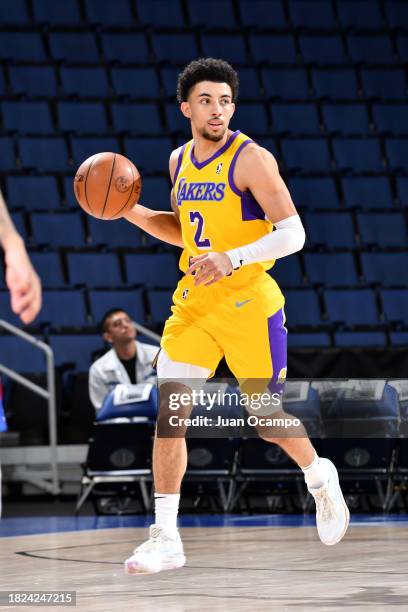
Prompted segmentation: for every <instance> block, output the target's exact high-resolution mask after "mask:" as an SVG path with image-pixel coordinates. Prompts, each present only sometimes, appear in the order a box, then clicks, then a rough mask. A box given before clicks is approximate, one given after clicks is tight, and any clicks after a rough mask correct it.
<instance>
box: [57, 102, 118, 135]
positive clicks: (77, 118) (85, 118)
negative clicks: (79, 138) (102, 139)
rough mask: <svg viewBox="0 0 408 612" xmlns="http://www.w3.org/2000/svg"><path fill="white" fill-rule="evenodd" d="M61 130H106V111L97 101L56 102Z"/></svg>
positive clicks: (96, 132) (86, 131)
mask: <svg viewBox="0 0 408 612" xmlns="http://www.w3.org/2000/svg"><path fill="white" fill-rule="evenodd" d="M57 110H58V123H59V126H60V128H61V130H63V131H66V132H75V133H82V134H90V133H95V134H100V133H101V132H106V130H107V122H106V113H105V109H104V107H103V105H102V104H100V103H99V102H81V103H79V102H58V105H57Z"/></svg>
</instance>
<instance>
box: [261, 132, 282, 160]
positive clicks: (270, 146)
mask: <svg viewBox="0 0 408 612" xmlns="http://www.w3.org/2000/svg"><path fill="white" fill-rule="evenodd" d="M256 143H257V144H259V146H260V147H264V149H266V150H267V151H269V152H270V153H272V155H274V157H278V155H279V153H278V148H277V146H276V140H275V139H274V138H271V137H270V136H257V138H256Z"/></svg>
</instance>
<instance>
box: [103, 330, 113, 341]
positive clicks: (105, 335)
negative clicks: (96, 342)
mask: <svg viewBox="0 0 408 612" xmlns="http://www.w3.org/2000/svg"><path fill="white" fill-rule="evenodd" d="M102 338H103V339H104V340H105V342H109V344H111V343H112V336H111V335H110V334H109V333H108V332H104V333H103V335H102Z"/></svg>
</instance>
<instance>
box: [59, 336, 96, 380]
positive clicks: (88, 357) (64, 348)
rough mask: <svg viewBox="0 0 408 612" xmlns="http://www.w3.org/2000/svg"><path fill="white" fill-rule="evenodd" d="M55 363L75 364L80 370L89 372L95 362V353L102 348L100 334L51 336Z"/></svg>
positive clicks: (77, 369) (76, 368)
mask: <svg viewBox="0 0 408 612" xmlns="http://www.w3.org/2000/svg"><path fill="white" fill-rule="evenodd" d="M49 341H50V346H51V348H52V349H53V351H54V359H55V365H56V366H61V365H65V364H71V363H72V364H74V367H75V370H76V371H78V372H88V371H89V368H90V367H91V365H92V362H93V353H95V352H96V351H99V350H100V349H101V348H102V344H103V343H102V340H101V337H100V336H99V335H96V334H95V335H82V334H81V335H63V336H50V338H49Z"/></svg>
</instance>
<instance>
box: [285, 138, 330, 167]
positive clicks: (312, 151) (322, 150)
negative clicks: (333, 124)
mask: <svg viewBox="0 0 408 612" xmlns="http://www.w3.org/2000/svg"><path fill="white" fill-rule="evenodd" d="M282 153H283V158H284V160H285V164H286V166H287V168H289V169H291V170H302V171H309V172H314V171H321V172H327V171H329V170H330V168H331V160H330V154H329V148H328V146H327V141H326V140H325V139H324V138H320V139H318V140H312V139H303V140H300V139H295V138H293V139H290V140H289V139H285V140H283V142H282Z"/></svg>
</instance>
